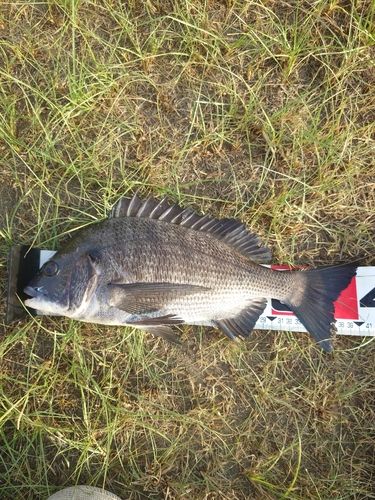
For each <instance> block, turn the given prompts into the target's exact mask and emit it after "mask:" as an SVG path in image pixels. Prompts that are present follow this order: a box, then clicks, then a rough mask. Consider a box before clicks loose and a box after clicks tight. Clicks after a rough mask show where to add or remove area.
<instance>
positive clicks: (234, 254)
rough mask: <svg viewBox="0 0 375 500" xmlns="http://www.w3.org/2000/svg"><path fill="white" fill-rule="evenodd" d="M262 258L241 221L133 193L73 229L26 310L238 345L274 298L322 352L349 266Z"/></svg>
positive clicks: (262, 249)
mask: <svg viewBox="0 0 375 500" xmlns="http://www.w3.org/2000/svg"><path fill="white" fill-rule="evenodd" d="M270 260H271V252H270V250H269V249H268V248H267V247H266V246H263V245H262V243H261V240H260V238H259V237H258V236H257V235H256V234H255V233H254V232H252V231H250V230H248V229H247V228H246V226H245V224H244V223H243V222H241V221H239V220H236V219H230V218H223V219H216V218H212V217H209V216H208V215H198V214H197V213H195V212H194V211H192V210H191V209H190V208H189V207H186V208H184V207H180V206H179V205H178V204H170V203H169V202H168V201H167V199H166V198H164V199H163V200H162V201H157V200H156V199H155V198H153V197H152V196H150V197H149V198H147V199H146V200H144V201H143V200H142V199H141V198H139V197H138V195H137V193H136V194H135V195H134V196H133V197H132V198H125V197H124V198H121V199H120V200H119V202H118V203H117V204H116V205H115V206H114V207H113V208H112V210H111V212H110V215H109V217H108V218H107V219H104V220H100V221H96V222H94V223H91V224H89V225H87V226H85V227H83V228H81V229H79V230H77V232H76V233H75V234H74V236H73V237H72V238H71V239H70V241H68V242H67V243H66V244H65V245H64V246H62V248H61V249H59V250H58V251H57V253H56V254H55V255H54V256H53V257H52V258H51V259H50V260H48V261H47V262H46V263H45V264H44V265H43V266H42V267H41V269H40V270H39V272H38V273H37V275H36V276H35V277H34V278H33V279H32V280H31V281H30V283H29V284H28V285H27V286H26V287H25V289H24V291H25V293H26V294H27V295H28V296H29V297H30V298H29V299H27V300H26V301H25V305H26V306H27V307H30V308H33V309H37V310H39V311H41V312H43V313H44V314H51V315H59V316H66V317H69V318H73V319H76V320H79V321H84V322H89V323H97V324H102V325H123V326H130V327H134V328H138V329H142V330H145V331H146V332H149V333H152V334H154V335H157V336H160V337H163V338H164V339H166V340H168V341H170V342H173V343H179V339H178V337H177V336H176V334H175V333H174V331H173V328H172V326H173V325H183V324H188V325H203V326H211V327H217V328H219V329H220V330H221V331H222V332H224V333H225V334H226V335H227V336H228V337H229V338H230V339H232V340H234V341H238V339H246V338H248V337H249V335H250V332H251V331H252V330H253V329H254V326H255V324H256V322H257V320H258V318H259V317H260V316H261V314H262V313H263V311H264V309H265V307H266V304H267V301H268V300H269V299H277V300H279V301H281V302H283V303H284V304H285V305H287V306H288V307H289V308H290V309H291V311H293V312H294V314H295V315H296V316H297V318H298V319H299V320H300V321H301V323H302V324H303V325H304V326H305V328H306V330H307V331H308V332H310V334H311V336H312V337H313V338H314V339H315V341H316V342H317V343H318V345H319V346H320V347H321V348H322V349H323V350H325V351H327V352H331V351H332V334H333V333H334V331H335V327H334V323H335V318H334V302H335V301H336V300H337V298H338V297H339V295H340V293H341V292H342V291H343V290H344V289H345V288H347V286H348V285H349V283H350V282H351V280H352V278H353V277H354V276H355V275H356V269H357V268H356V267H351V266H328V267H316V268H309V269H307V270H286V271H278V270H273V269H270V268H269V267H267V266H265V264H267V263H268V262H269V261H270Z"/></svg>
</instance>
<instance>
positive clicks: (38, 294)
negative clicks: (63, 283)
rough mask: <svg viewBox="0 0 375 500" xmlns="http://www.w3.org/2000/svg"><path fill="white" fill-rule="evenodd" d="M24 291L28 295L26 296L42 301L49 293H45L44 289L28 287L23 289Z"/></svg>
mask: <svg viewBox="0 0 375 500" xmlns="http://www.w3.org/2000/svg"><path fill="white" fill-rule="evenodd" d="M23 291H24V292H25V293H26V295H29V296H30V297H33V298H35V299H40V298H42V297H45V296H46V295H47V293H46V292H45V291H44V287H33V286H30V285H28V286H26V287H25V288H24V289H23Z"/></svg>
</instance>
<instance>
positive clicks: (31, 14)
mask: <svg viewBox="0 0 375 500" xmlns="http://www.w3.org/2000/svg"><path fill="white" fill-rule="evenodd" d="M374 16H375V7H374V2H372V1H361V0H358V1H356V2H341V1H328V0H322V1H319V2H307V1H303V0H293V1H291V2H278V1H277V2H276V1H273V0H269V1H265V0H263V1H261V0H254V1H244V0H227V1H226V2H219V1H216V0H210V1H205V2H204V1H202V2H190V1H185V2H178V1H175V2H172V1H168V0H158V1H155V2H135V1H129V2H121V1H119V0H104V1H99V0H91V1H89V0H88V1H83V0H59V1H57V0H55V1H52V0H46V1H38V2H34V1H30V0H28V1H17V2H7V1H3V2H2V3H1V7H0V30H1V37H0V61H1V64H0V80H1V85H0V162H1V172H2V184H1V186H0V207H1V210H0V220H1V226H0V235H1V237H2V238H1V240H0V266H1V267H0V280H1V283H2V289H3V293H2V295H1V304H2V307H3V310H4V308H5V289H6V279H7V252H8V247H9V245H10V244H30V245H34V246H40V247H42V248H48V249H55V248H57V247H58V246H59V245H61V244H62V243H63V242H64V240H65V239H66V238H67V237H68V234H69V233H70V232H71V231H74V230H75V229H76V228H78V227H81V226H82V225H85V224H87V223H90V222H91V221H93V220H95V219H97V218H103V217H106V216H107V215H108V212H109V210H110V208H111V206H112V205H113V204H114V203H115V202H116V201H117V200H118V199H119V198H120V197H121V196H123V195H126V194H132V193H133V192H134V191H135V190H139V193H140V194H141V195H142V196H146V195H148V194H150V193H153V194H154V195H155V196H157V197H159V198H161V197H163V196H168V198H169V199H170V200H171V201H178V202H179V203H181V204H182V205H189V206H191V207H193V208H194V209H195V210H197V211H199V212H200V213H209V214H211V215H213V216H217V217H236V218H239V219H241V220H243V221H244V222H246V223H247V224H248V227H251V228H252V229H253V230H254V231H256V232H257V233H258V234H259V235H260V236H261V238H262V240H263V241H264V242H265V243H266V244H267V245H269V246H270V248H271V249H272V251H273V255H274V262H275V263H286V264H295V265H303V264H304V265H311V264H315V265H317V264H334V263H341V262H348V261H351V260H353V259H357V258H360V259H363V262H364V263H366V264H368V265H371V264H374V262H373V255H374V243H375V241H374V223H375V215H374V206H375V162H374V147H375V142H374V139H375V125H374V123H375V120H374V116H375V114H374V113H375V104H374V95H375V94H374V92H375V78H374V77H375V73H374V36H375V31H374V26H375V24H374ZM181 330H182V332H183V333H182V339H183V346H182V347H174V346H170V345H167V344H166V343H165V342H164V341H163V340H161V339H158V338H154V337H152V336H151V335H147V334H143V333H142V332H137V331H133V330H131V329H129V328H126V329H124V328H120V327H111V328H109V327H108V328H106V327H99V326H96V325H89V324H80V323H77V322H74V321H69V320H67V319H64V318H60V319H58V318H47V317H37V318H35V319H31V318H29V319H27V320H25V321H23V322H20V323H18V324H16V325H5V324H4V322H2V324H1V344H0V394H1V397H0V446H1V453H0V497H1V498H2V499H3V498H4V499H8V498H9V499H14V498H16V499H30V500H31V499H39V498H47V497H48V495H50V494H52V493H53V492H55V491H58V490H59V489H61V488H62V487H63V486H71V485H74V484H92V485H96V486H99V487H105V488H106V489H108V490H110V491H113V492H114V493H116V494H118V495H119V496H120V497H121V498H123V499H124V500H125V499H134V500H136V499H137V500H138V499H139V500H141V499H146V498H147V499H155V500H156V499H162V498H163V499H164V498H166V499H191V498H194V499H197V500H198V499H202V500H203V499H207V500H208V499H223V500H224V499H225V500H235V499H236V500H237V499H249V498H251V499H286V498H288V499H291V500H302V499H303V500H306V499H324V500H326V499H343V500H344V499H350V500H365V499H370V498H375V488H374V486H373V484H374V479H375V460H374V438H375V427H374V422H375V414H374V413H375V399H374V382H373V377H374V369H375V366H374V357H375V356H374V350H375V347H374V343H373V342H372V340H370V341H369V339H359V338H354V337H352V338H350V337H345V338H344V337H341V338H337V339H336V341H335V352H334V354H333V355H332V356H327V355H325V354H324V353H322V352H321V351H320V350H319V349H318V348H317V347H316V346H315V345H314V344H313V343H312V342H311V341H310V339H309V338H308V336H306V335H302V334H300V335H297V334H296V335H293V334H289V333H287V332H285V333H282V334H277V333H275V332H264V331H254V332H253V333H252V335H251V338H250V340H249V341H248V342H246V343H243V344H242V345H239V346H237V345H233V344H231V343H230V342H229V341H227V340H226V339H225V338H223V335H222V334H221V333H220V332H218V331H216V330H213V329H209V328H197V327H184V328H182V329H181Z"/></svg>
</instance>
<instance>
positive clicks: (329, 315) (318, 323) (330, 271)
mask: <svg viewBox="0 0 375 500" xmlns="http://www.w3.org/2000/svg"><path fill="white" fill-rule="evenodd" d="M294 272H295V273H298V274H300V273H301V271H293V273H294ZM356 272H357V268H356V267H349V266H335V267H318V268H315V269H309V270H307V271H304V272H303V281H304V289H303V291H302V292H301V297H300V300H298V301H297V302H298V303H295V302H293V300H292V301H291V302H289V303H288V306H289V307H290V308H291V309H292V311H293V312H294V313H295V315H296V316H297V318H298V319H299V320H300V321H301V323H302V324H303V325H304V326H305V328H306V330H307V331H308V332H309V333H310V335H311V336H312V337H313V338H314V340H316V342H317V343H318V345H319V346H320V347H321V348H322V349H323V350H324V351H326V352H328V353H331V352H332V350H333V348H332V334H333V333H334V332H335V330H336V329H335V326H334V324H335V322H336V320H335V317H334V313H335V306H334V303H335V301H336V300H337V299H338V297H339V296H340V294H341V292H342V291H343V290H345V289H346V288H347V287H348V286H349V284H350V282H351V280H352V279H353V278H354V276H355V275H356ZM296 276H297V280H298V275H297V274H296Z"/></svg>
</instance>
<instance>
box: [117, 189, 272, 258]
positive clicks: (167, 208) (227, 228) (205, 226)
mask: <svg viewBox="0 0 375 500" xmlns="http://www.w3.org/2000/svg"><path fill="white" fill-rule="evenodd" d="M116 217H142V218H148V219H158V220H161V221H163V222H169V223H170V224H177V225H180V226H184V227H186V228H190V229H194V230H196V231H203V232H206V233H210V234H212V235H213V236H215V237H216V238H217V239H218V240H222V241H225V242H226V243H228V244H229V245H231V246H232V247H233V248H235V249H236V250H237V251H238V252H240V253H241V254H243V255H245V256H246V257H248V258H249V259H251V260H253V261H254V262H258V263H260V264H264V263H266V262H269V261H270V259H271V252H270V251H269V249H268V248H267V247H261V246H260V245H261V241H260V239H259V238H258V236H257V235H256V234H255V233H252V232H249V231H248V230H247V229H246V226H245V224H243V223H242V222H240V221H238V220H235V219H221V220H219V219H214V218H210V217H209V216H208V215H203V216H201V215H198V214H196V213H194V212H193V211H192V210H190V208H181V207H180V206H179V205H177V203H176V204H175V205H170V204H169V203H168V201H167V199H166V198H164V199H163V200H162V201H160V202H159V201H157V200H155V198H154V197H153V196H150V197H149V198H148V199H147V200H146V201H142V200H141V199H140V198H139V197H138V195H137V194H135V195H134V196H133V198H121V199H120V201H119V202H118V203H117V204H116V205H115V206H114V207H113V208H112V210H111V213H110V215H109V218H116Z"/></svg>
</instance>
